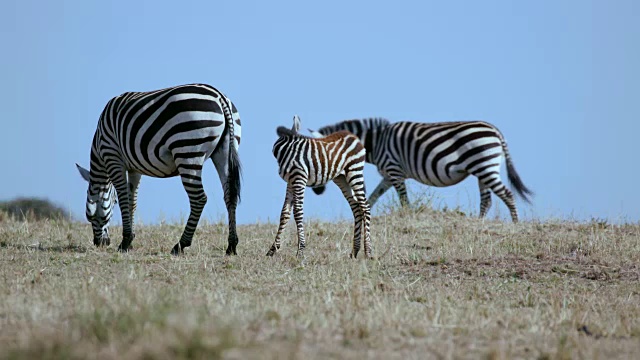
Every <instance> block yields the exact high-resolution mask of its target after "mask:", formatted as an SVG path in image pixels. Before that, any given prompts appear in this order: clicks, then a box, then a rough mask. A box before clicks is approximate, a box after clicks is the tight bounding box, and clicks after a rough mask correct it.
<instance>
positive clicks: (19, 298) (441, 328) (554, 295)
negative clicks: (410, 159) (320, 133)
mask: <svg viewBox="0 0 640 360" xmlns="http://www.w3.org/2000/svg"><path fill="white" fill-rule="evenodd" d="M372 224H373V229H372V240H373V245H374V253H375V254H376V256H377V259H376V260H364V259H362V258H360V259H357V260H352V259H349V256H348V254H349V251H350V250H349V249H350V246H351V236H352V227H353V224H352V222H351V221H342V222H337V223H326V222H317V221H309V222H307V226H306V230H307V234H308V237H307V251H306V256H307V258H306V261H305V262H304V264H301V263H300V262H299V261H298V260H296V258H295V247H294V239H295V237H294V231H293V229H294V226H293V222H291V223H290V224H289V226H288V229H287V235H286V237H285V239H284V244H283V249H282V250H281V251H280V252H279V253H278V254H277V255H276V256H275V257H274V258H267V257H266V256H265V253H266V252H267V250H268V249H269V247H270V245H271V243H272V241H273V238H274V235H275V232H276V228H277V225H276V224H253V225H248V226H240V227H239V235H240V244H239V248H238V252H239V254H240V255H239V256H237V257H225V256H223V254H224V249H225V248H226V225H225V224H223V223H222V224H212V223H208V224H207V223H201V226H200V227H199V228H198V231H197V232H196V238H195V240H194V244H193V246H192V247H191V248H190V249H188V250H187V252H186V254H185V255H184V256H182V257H172V256H170V255H168V253H169V251H170V249H171V247H172V246H173V245H174V244H175V242H176V241H177V240H178V237H179V236H180V234H181V232H182V229H183V224H162V225H156V226H140V227H138V232H137V237H136V239H135V242H134V244H133V246H134V250H133V251H132V252H130V253H128V254H119V253H117V252H116V251H115V250H114V247H115V246H114V245H112V246H111V247H110V248H106V249H105V248H101V249H98V248H95V247H94V246H93V245H92V242H91V231H90V225H89V224H85V223H70V222H64V221H62V222H56V221H41V222H20V221H16V220H5V221H4V222H2V223H0V260H1V264H2V265H1V267H0V273H1V274H0V278H1V279H2V280H1V282H0V294H2V301H0V347H1V348H2V349H3V351H2V352H0V358H7V359H26V358H29V359H31V358H37V357H46V358H49V359H63V358H65V359H68V358H98V359H134V358H135V359H139V358H145V359H205V358H207V359H211V358H214V359H215V358H228V359H283V358H286V359H298V358H353V359H355V358H358V359H362V358H384V359H418V358H421V359H422V358H435V359H440V358H443V359H448V358H473V359H478V358H490V359H500V358H505V359H512V358H538V359H569V358H603V359H615V358H630V357H633V356H635V355H637V354H638V353H640V306H639V305H638V304H640V279H639V276H640V226H639V225H621V226H617V225H616V226H613V225H609V224H607V223H605V222H595V221H594V222H591V223H572V222H547V223H537V222H526V223H520V224H515V225H514V224H511V223H502V222H494V221H491V220H486V221H484V222H483V221H481V220H479V219H475V218H468V217H465V216H464V215H462V214H460V213H458V212H435V211H432V210H429V209H426V208H419V209H417V210H416V209H414V210H412V211H408V210H400V211H394V212H389V213H388V214H387V215H383V216H378V217H375V218H374V219H373V222H372ZM119 238H120V229H119V228H117V227H116V228H113V229H112V239H114V240H116V241H115V242H116V244H115V245H117V244H118V243H119ZM361 255H363V254H361Z"/></svg>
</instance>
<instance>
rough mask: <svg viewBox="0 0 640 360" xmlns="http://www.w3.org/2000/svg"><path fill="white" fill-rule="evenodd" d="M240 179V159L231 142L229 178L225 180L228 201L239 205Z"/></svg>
mask: <svg viewBox="0 0 640 360" xmlns="http://www.w3.org/2000/svg"><path fill="white" fill-rule="evenodd" d="M241 177H242V166H241V164H240V157H239V156H238V151H237V150H236V147H235V146H233V141H232V143H231V144H229V177H228V178H227V182H228V185H227V186H228V189H229V200H230V201H232V202H235V203H236V204H239V203H240V188H241V184H240V178H241Z"/></svg>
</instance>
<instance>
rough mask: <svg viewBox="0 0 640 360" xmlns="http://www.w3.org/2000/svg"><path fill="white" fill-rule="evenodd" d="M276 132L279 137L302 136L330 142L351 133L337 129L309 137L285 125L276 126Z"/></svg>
mask: <svg viewBox="0 0 640 360" xmlns="http://www.w3.org/2000/svg"><path fill="white" fill-rule="evenodd" d="M276 133H277V134H278V136H280V137H283V136H291V137H297V138H303V139H311V140H315V141H323V142H330V141H334V140H337V139H340V138H343V137H345V136H348V135H353V134H351V133H350V132H349V131H346V130H341V131H337V132H334V133H331V134H329V135H327V136H325V137H321V138H315V137H311V136H307V135H303V134H300V133H298V132H295V131H293V130H291V129H289V128H288V127H285V126H278V128H277V129H276ZM354 136H355V135H354Z"/></svg>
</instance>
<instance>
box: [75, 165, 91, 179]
mask: <svg viewBox="0 0 640 360" xmlns="http://www.w3.org/2000/svg"><path fill="white" fill-rule="evenodd" d="M76 167H77V168H78V171H79V172H80V176H82V178H83V179H85V180H86V181H87V182H89V170H87V169H85V168H83V167H82V166H80V165H78V163H76Z"/></svg>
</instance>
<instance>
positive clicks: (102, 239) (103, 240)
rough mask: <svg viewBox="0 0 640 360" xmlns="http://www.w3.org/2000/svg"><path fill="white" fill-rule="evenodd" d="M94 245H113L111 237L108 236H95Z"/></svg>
mask: <svg viewBox="0 0 640 360" xmlns="http://www.w3.org/2000/svg"><path fill="white" fill-rule="evenodd" d="M93 245H95V246H98V247H100V246H109V245H111V239H109V237H107V236H102V237H99V238H94V239H93Z"/></svg>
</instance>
